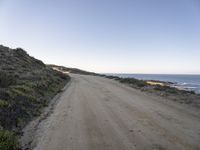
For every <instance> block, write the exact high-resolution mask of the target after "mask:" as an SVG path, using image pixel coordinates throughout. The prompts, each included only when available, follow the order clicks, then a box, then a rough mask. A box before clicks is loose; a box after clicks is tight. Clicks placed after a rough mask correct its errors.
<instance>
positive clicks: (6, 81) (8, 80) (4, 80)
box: [0, 72, 16, 88]
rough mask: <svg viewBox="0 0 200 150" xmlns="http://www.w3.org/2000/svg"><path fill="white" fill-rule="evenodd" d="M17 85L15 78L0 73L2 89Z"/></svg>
mask: <svg viewBox="0 0 200 150" xmlns="http://www.w3.org/2000/svg"><path fill="white" fill-rule="evenodd" d="M15 83H16V79H15V77H14V76H12V75H10V74H7V73H5V72H0V87H2V88H6V87H8V86H10V85H12V84H15Z"/></svg>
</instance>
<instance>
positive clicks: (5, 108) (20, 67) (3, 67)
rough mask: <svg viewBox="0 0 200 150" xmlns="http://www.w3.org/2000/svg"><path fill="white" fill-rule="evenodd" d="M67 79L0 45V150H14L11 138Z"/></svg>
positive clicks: (59, 73) (65, 76)
mask: <svg viewBox="0 0 200 150" xmlns="http://www.w3.org/2000/svg"><path fill="white" fill-rule="evenodd" d="M69 79H70V78H69V76H67V75H65V74H62V73H61V72H58V71H55V70H53V69H51V68H50V67H48V66H46V65H45V64H44V63H43V62H42V61H40V60H37V59H35V58H33V57H31V56H29V55H28V54H27V53H26V51H24V50H22V49H20V48H17V49H10V48H8V47H4V46H2V45H0V149H4V150H11V149H18V146H17V140H16V138H15V135H19V134H20V133H21V129H22V128H23V127H24V126H25V125H26V124H27V123H28V122H29V121H30V120H31V119H32V118H33V117H35V116H37V115H39V114H40V112H41V110H42V108H43V107H44V106H47V104H48V102H49V101H50V100H51V98H52V97H53V96H55V95H56V94H57V92H59V91H60V89H62V88H63V87H64V85H65V84H66V83H67V82H68V81H69Z"/></svg>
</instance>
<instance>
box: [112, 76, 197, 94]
mask: <svg viewBox="0 0 200 150" xmlns="http://www.w3.org/2000/svg"><path fill="white" fill-rule="evenodd" d="M110 75H111V74H110ZM112 75H115V76H119V77H122V78H127V77H128V78H136V79H140V80H158V81H165V82H172V83H173V84H172V86H174V87H177V88H179V89H185V90H190V91H194V92H196V93H199V94H200V75H173V74H168V75H167V74H112Z"/></svg>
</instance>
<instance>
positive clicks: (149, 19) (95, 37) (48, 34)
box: [0, 0, 200, 74]
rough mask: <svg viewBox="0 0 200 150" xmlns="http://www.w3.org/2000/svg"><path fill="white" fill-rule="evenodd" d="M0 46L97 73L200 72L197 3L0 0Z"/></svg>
mask: <svg viewBox="0 0 200 150" xmlns="http://www.w3.org/2000/svg"><path fill="white" fill-rule="evenodd" d="M0 44H2V45H4V46H8V47H11V48H16V47H21V48H23V49H25V50H26V51H27V52H28V53H29V54H30V55H31V56H34V57H35V58H38V59H41V60H42V61H43V62H45V63H48V64H49V63H51V64H57V65H63V66H67V67H75V68H80V69H84V70H88V71H94V72H100V73H161V74H200V0H32V1H31V0H0Z"/></svg>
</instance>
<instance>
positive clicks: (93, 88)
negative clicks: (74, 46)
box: [34, 74, 200, 150]
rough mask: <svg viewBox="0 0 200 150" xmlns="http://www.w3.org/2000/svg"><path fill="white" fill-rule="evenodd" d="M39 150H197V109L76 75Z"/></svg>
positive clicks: (42, 128)
mask: <svg viewBox="0 0 200 150" xmlns="http://www.w3.org/2000/svg"><path fill="white" fill-rule="evenodd" d="M71 76H72V80H71V84H70V86H69V87H68V88H67V89H66V90H65V91H64V92H63V94H62V95H61V96H60V98H59V102H58V103H57V105H56V106H55V108H54V111H53V112H52V114H51V115H50V116H49V117H48V118H47V119H46V120H44V121H42V122H41V123H40V125H39V127H38V129H37V131H36V135H35V136H34V140H35V142H34V143H35V145H34V146H35V148H34V149H35V150H135V149H136V150H166V149H169V150H199V149H200V116H199V114H198V113H199V112H198V111H197V110H194V109H193V108H189V107H187V106H185V105H181V104H177V103H174V102H171V101H168V100H165V99H162V98H159V97H155V96H152V95H148V94H146V93H142V92H140V91H138V90H135V89H132V88H130V87H128V86H126V85H123V84H120V83H118V82H117V81H113V80H110V79H106V78H102V77H95V76H84V75H74V74H72V75H71Z"/></svg>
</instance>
